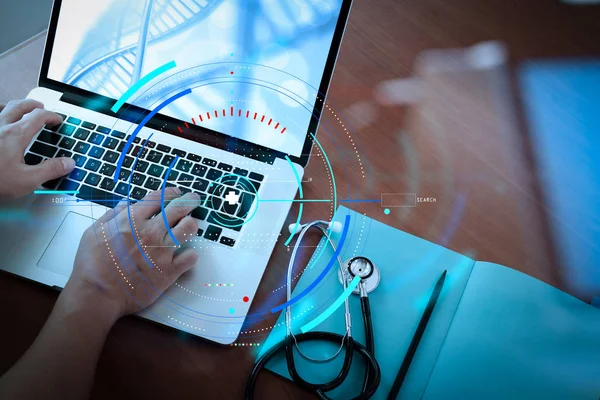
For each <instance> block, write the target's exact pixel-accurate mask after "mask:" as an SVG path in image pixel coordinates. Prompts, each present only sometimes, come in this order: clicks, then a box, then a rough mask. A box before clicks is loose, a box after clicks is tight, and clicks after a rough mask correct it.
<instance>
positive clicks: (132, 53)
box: [48, 0, 343, 156]
mask: <svg viewBox="0 0 600 400" xmlns="http://www.w3.org/2000/svg"><path fill="white" fill-rule="evenodd" d="M342 3H343V0H286V1H275V0H161V1H159V0H147V1H140V0H62V4H61V8H60V14H59V17H58V24H57V28H56V34H55V40H54V46H53V49H52V54H51V56H50V63H49V67H48V78H50V79H52V80H55V81H59V82H63V83H65V84H68V85H72V86H75V87H78V88H81V89H85V90H87V91H90V92H93V93H96V94H100V95H103V96H106V97H109V98H112V99H115V100H117V99H119V98H120V97H121V96H122V95H123V94H124V93H125V92H126V91H127V90H128V88H130V87H131V86H133V85H134V84H135V83H136V82H137V81H139V79H140V78H143V77H144V76H145V75H147V74H149V73H151V72H152V71H154V70H156V69H157V68H159V67H161V66H163V65H165V64H167V63H170V62H172V61H174V62H175V64H176V67H175V68H172V69H169V70H167V71H165V72H164V73H162V74H161V75H159V76H158V77H157V78H155V79H154V80H152V81H151V83H149V84H147V85H146V86H144V87H142V88H141V90H139V91H138V92H136V94H135V95H133V96H132V97H131V98H130V99H129V100H128V102H129V103H132V104H134V105H136V106H139V107H143V108H147V109H152V108H154V107H156V105H158V104H160V102H162V101H163V100H165V99H166V98H168V97H169V96H171V95H173V94H175V93H176V92H177V91H178V89H179V88H181V89H185V88H192V93H191V94H189V95H187V96H185V97H183V98H181V99H179V100H177V101H175V102H173V103H171V104H170V105H168V106H167V107H166V108H164V109H163V110H162V111H161V114H165V115H167V116H170V117H174V118H177V119H180V120H183V121H186V122H188V123H195V124H196V125H200V126H203V127H206V128H209V129H212V130H215V131H217V132H221V133H224V134H227V135H230V136H233V137H236V138H240V139H243V140H246V141H249V142H252V143H256V144H258V145H261V146H265V147H268V148H271V149H274V150H277V151H280V152H283V153H285V154H290V155H293V156H300V155H301V152H302V149H303V145H304V142H305V139H306V135H307V134H308V130H309V125H310V122H311V118H312V117H313V113H314V109H313V107H314V104H315V101H316V97H317V94H318V89H319V87H320V85H321V83H322V79H323V77H324V70H325V66H326V62H327V59H328V56H329V53H330V51H335V52H337V48H333V49H331V47H332V42H333V39H334V32H335V28H336V25H337V23H338V19H339V16H340V12H341V7H342ZM144 28H146V29H144ZM144 32H146V34H145V35H144ZM144 37H145V38H146V40H145V41H144V40H142V41H141V42H140V40H139V39H140V38H144ZM138 53H139V54H140V55H141V56H138V55H137V54H138ZM169 77H171V78H169ZM329 79H330V77H327V80H329ZM157 82H160V83H159V84H158V85H156V86H155V87H153V88H150V87H151V86H152V85H153V84H155V83H157ZM149 88H150V89H149Z"/></svg>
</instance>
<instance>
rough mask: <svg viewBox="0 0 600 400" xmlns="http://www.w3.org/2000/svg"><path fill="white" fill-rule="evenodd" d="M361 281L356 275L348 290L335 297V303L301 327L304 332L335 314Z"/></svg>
mask: <svg viewBox="0 0 600 400" xmlns="http://www.w3.org/2000/svg"><path fill="white" fill-rule="evenodd" d="M359 283H360V277H359V276H358V275H357V276H355V277H354V279H352V282H350V284H349V285H348V286H347V287H346V290H344V292H343V293H342V294H341V295H340V297H338V298H337V299H335V301H334V302H333V304H331V305H330V306H329V307H328V308H327V309H326V310H325V311H323V313H321V314H319V316H318V317H317V318H315V319H313V320H312V321H310V322H308V323H306V324H305V325H304V326H303V327H302V328H300V330H301V331H302V333H306V332H308V331H310V330H312V329H313V328H315V327H316V326H317V325H319V324H320V323H321V322H323V321H325V320H326V319H327V318H329V317H330V316H331V314H333V313H334V312H335V310H337V309H338V308H340V306H341V305H342V303H344V301H346V299H347V298H348V297H350V295H351V294H352V292H353V291H354V289H355V288H356V287H357V286H358V284H359Z"/></svg>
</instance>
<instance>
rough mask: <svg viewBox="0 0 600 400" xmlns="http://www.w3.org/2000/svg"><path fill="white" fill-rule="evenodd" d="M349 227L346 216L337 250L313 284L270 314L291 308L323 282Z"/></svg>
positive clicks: (338, 252) (338, 253)
mask: <svg viewBox="0 0 600 400" xmlns="http://www.w3.org/2000/svg"><path fill="white" fill-rule="evenodd" d="M349 226H350V215H346V220H345V221H344V229H343V230H342V236H341V237H340V242H339V243H338V245H337V248H336V249H335V252H334V253H333V256H331V260H329V262H328V263H327V266H326V267H325V269H323V271H322V272H321V274H320V275H319V276H318V277H317V279H315V280H314V281H313V283H311V284H310V286H308V287H307V288H306V289H304V290H303V291H302V292H300V293H299V294H298V296H296V297H294V298H291V299H289V300H288V301H286V302H285V303H283V304H280V305H278V306H277V307H274V308H272V309H271V312H272V313H276V312H277V311H281V310H283V309H284V308H286V307H288V306H291V305H292V304H294V303H295V302H297V301H298V300H300V299H302V298H303V297H304V296H306V295H307V294H308V292H310V291H311V290H313V289H314V288H315V287H316V286H317V285H318V284H319V282H321V281H322V280H323V278H325V276H327V274H328V273H329V271H330V270H331V267H333V264H335V262H336V260H337V257H338V256H339V255H340V252H341V251H342V247H343V246H344V242H345V241H346V236H347V235H348V227H349Z"/></svg>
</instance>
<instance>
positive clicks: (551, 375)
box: [259, 207, 600, 400]
mask: <svg viewBox="0 0 600 400" xmlns="http://www.w3.org/2000/svg"><path fill="white" fill-rule="evenodd" d="M347 215H349V216H350V229H349V232H348V236H347V238H346V242H345V243H344V245H343V249H342V251H341V258H342V259H343V260H345V259H349V258H351V257H354V256H357V255H363V256H366V257H368V258H370V259H371V260H372V261H373V262H374V263H375V264H376V265H377V267H378V268H379V269H380V271H381V283H380V284H379V287H378V288H377V289H376V290H375V291H374V292H372V293H371V294H370V295H369V298H370V301H371V309H372V318H373V325H374V333H375V355H376V358H377V360H378V362H379V364H380V367H381V371H382V378H381V384H380V387H379V389H378V391H377V393H376V394H375V395H374V397H373V398H374V399H385V398H386V396H387V394H388V392H389V390H390V388H391V386H392V384H393V382H394V379H395V376H396V373H397V371H398V369H399V368H400V364H401V362H402V359H403V358H404V355H405V353H406V350H407V348H408V345H409V343H410V341H411V339H412V337H413V334H414V332H415V329H416V327H417V325H418V323H419V320H420V318H421V316H422V314H423V311H424V309H425V306H426V304H427V301H428V299H429V296H430V295H431V293H432V290H433V287H434V285H435V283H436V281H437V280H438V278H439V277H440V276H441V274H442V272H443V271H444V270H447V271H448V276H447V279H446V283H445V285H444V288H443V290H442V293H441V295H440V298H439V300H438V303H437V305H436V307H435V309H434V311H433V314H432V316H431V320H430V321H429V324H428V326H427V329H426V330H425V333H424V335H423V338H422V340H421V343H420V345H419V347H418V350H417V353H416V355H415V359H414V361H413V363H412V365H411V366H410V369H409V372H408V375H407V377H406V379H405V382H404V385H403V386H402V390H401V391H400V394H399V397H398V398H399V399H420V398H427V399H434V398H462V399H469V398H473V399H477V398H498V399H506V398H512V399H518V398H538V397H539V398H542V397H543V398H545V399H548V398H569V399H579V398H581V399H586V398H589V399H595V400H596V399H598V397H599V396H600V310H598V309H596V308H594V307H592V306H590V305H588V304H585V303H583V302H581V301H579V300H577V299H575V298H573V297H571V296H569V295H567V294H565V293H563V292H561V291H559V290H557V289H554V288H552V287H550V286H548V285H546V284H544V283H542V282H540V281H538V280H535V279H533V278H531V277H529V276H527V275H524V274H522V273H520V272H517V271H515V270H512V269H510V268H507V267H503V266H500V265H495V264H490V263H482V262H479V261H475V260H472V259H471V258H469V257H467V256H464V255H461V254H458V253H456V252H453V251H451V250H448V249H446V248H444V247H442V246H439V245H436V244H434V243H431V242H428V241H426V240H423V239H421V238H418V237H416V236H413V235H410V234H408V233H406V232H402V231H399V230H397V229H394V228H391V227H389V226H387V225H385V224H382V223H381V222H378V221H375V220H373V219H370V218H368V217H366V216H364V215H362V214H358V213H355V212H354V211H352V210H350V209H348V208H345V207H340V208H339V209H338V211H337V213H336V217H335V219H336V220H337V221H340V222H343V221H344V220H345V218H346V216H347ZM333 238H334V240H335V241H336V243H337V242H339V239H340V233H337V234H334V235H333ZM324 245H325V242H324V241H321V243H320V244H319V247H317V249H316V250H315V253H314V255H313V258H312V260H311V261H315V262H312V263H311V265H310V266H309V267H308V268H307V269H306V270H305V271H304V273H303V274H302V276H301V278H300V280H299V282H298V284H297V285H296V287H295V289H294V292H293V294H292V297H294V295H295V294H298V293H301V292H302V290H304V289H305V288H306V287H308V286H309V285H311V284H312V283H313V281H314V280H315V279H316V278H317V276H318V275H319V274H320V273H321V271H322V270H323V268H324V267H325V266H326V265H327V263H328V262H329V260H330V259H331V257H332V255H333V251H332V250H331V249H330V248H328V247H325V248H323V246H324ZM341 293H342V287H341V284H340V283H339V281H338V277H337V265H336V266H335V268H333V269H332V271H331V272H330V273H329V274H328V275H327V276H326V277H325V279H323V281H321V282H320V283H319V284H318V285H317V286H316V287H315V288H314V289H313V290H312V291H311V292H310V293H309V294H308V295H307V296H305V297H304V298H302V299H301V300H299V301H298V302H296V303H295V304H294V305H293V306H292V328H293V331H294V332H295V333H300V332H301V328H302V326H304V325H305V324H306V323H307V322H310V321H312V320H313V319H315V318H316V317H317V316H318V315H320V314H321V313H322V312H324V311H325V310H326V309H327V308H328V307H329V306H330V305H331V304H333V303H334V301H335V300H336V299H337V298H338V297H339V296H340V294H341ZM350 300H351V303H350V305H351V311H352V332H353V336H354V338H355V339H356V340H358V341H359V342H362V343H364V329H363V326H362V324H363V322H362V314H361V310H360V302H359V299H358V297H357V296H354V295H352V296H351V298H350ZM284 317H285V315H284V312H282V313H281V315H280V316H279V319H278V321H277V323H276V324H275V326H274V328H273V330H272V332H271V334H270V335H269V337H268V338H267V340H266V342H265V343H264V345H263V346H262V347H261V352H260V353H259V356H260V355H261V354H263V353H264V352H265V351H266V350H268V349H269V348H271V347H272V346H273V345H274V344H276V343H277V342H279V341H280V340H282V339H283V337H284V334H285V324H284ZM344 329H345V324H344V311H343V306H342V307H340V308H339V309H338V310H336V311H335V312H334V314H333V315H332V316H331V317H329V318H328V319H326V320H325V321H324V322H322V323H321V324H320V325H318V326H316V327H315V328H314V330H323V331H331V332H337V333H339V334H343V333H344ZM299 347H300V350H301V351H302V352H303V353H304V354H305V355H306V356H308V357H312V358H315V359H323V358H327V357H329V356H331V355H333V354H334V353H335V352H336V351H337V349H338V347H336V346H335V345H330V344H327V343H300V344H299ZM342 356H343V352H342V354H341V355H340V356H338V357H337V358H335V359H334V360H333V361H331V362H328V363H313V362H310V361H308V360H306V359H305V358H303V357H302V356H300V355H299V354H298V353H297V352H296V356H295V359H296V365H297V368H298V371H299V372H300V374H301V375H302V376H303V377H304V378H305V379H306V380H308V381H310V382H314V383H318V382H326V381H329V380H330V379H332V378H334V377H335V376H336V375H337V373H338V372H339V369H340V368H341V364H342V359H343V357H342ZM267 368H268V369H270V370H272V371H273V372H275V373H277V374H280V375H282V376H284V377H286V378H288V379H289V374H288V371H287V366H286V362H285V357H283V355H280V356H279V357H277V358H275V359H274V360H272V361H271V362H270V363H269V364H267ZM363 371H364V363H363V360H361V359H360V356H358V355H356V356H355V358H354V363H353V367H352V369H351V371H350V374H349V376H348V378H347V379H346V381H345V382H344V384H343V385H342V386H340V387H339V388H337V389H336V390H334V391H332V392H328V395H329V396H330V397H332V398H335V399H349V398H352V397H354V396H355V395H356V394H358V392H359V391H360V388H361V385H362V377H363ZM594 396H595V397H594Z"/></svg>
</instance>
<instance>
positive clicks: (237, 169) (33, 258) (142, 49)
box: [0, 0, 351, 344]
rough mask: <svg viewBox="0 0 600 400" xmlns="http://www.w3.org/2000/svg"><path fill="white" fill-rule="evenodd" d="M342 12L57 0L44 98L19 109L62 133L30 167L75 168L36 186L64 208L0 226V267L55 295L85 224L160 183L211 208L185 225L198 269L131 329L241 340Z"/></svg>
mask: <svg viewBox="0 0 600 400" xmlns="http://www.w3.org/2000/svg"><path fill="white" fill-rule="evenodd" d="M350 6H351V0H294V1H291V0H289V1H288V0H286V1H277V2H273V1H271V0H228V1H222V0H162V1H152V0H148V1H140V0H103V1H98V0H55V2H54V7H53V11H52V17H51V21H50V26H49V30H48V37H47V41H46V47H45V52H44V58H43V63H42V68H41V71H40V76H39V83H38V85H39V87H37V88H36V89H34V90H32V91H31V93H30V94H29V96H28V97H29V98H31V99H35V100H39V101H41V102H42V103H44V105H45V107H46V108H47V109H49V110H53V111H55V112H57V113H60V114H61V115H62V117H63V123H62V124H60V125H59V126H56V127H46V128H45V129H43V130H42V131H41V132H40V133H38V135H36V137H35V139H34V140H33V141H32V143H31V144H30V146H29V147H28V150H27V152H26V154H25V160H26V162H27V163H29V164H37V163H39V162H42V161H43V160H44V159H46V158H49V157H61V156H67V157H72V158H73V159H75V161H76V163H77V167H76V169H75V171H74V172H73V173H71V174H70V175H69V176H67V177H65V178H62V179H59V180H56V181H52V182H47V183H45V184H44V188H43V189H44V190H45V191H55V192H57V193H58V194H52V195H49V194H39V195H31V196H29V197H27V198H26V199H24V200H22V201H21V207H25V208H26V217H25V218H24V219H16V220H14V221H5V222H3V224H2V226H1V227H0V234H1V235H2V241H0V253H1V254H2V262H1V267H2V269H4V270H5V271H8V272H10V273H13V274H16V275H19V276H22V277H25V278H28V279H31V280H33V281H37V282H40V283H43V284H45V285H49V286H54V287H58V288H62V287H64V285H65V283H66V282H67V280H68V278H69V275H70V273H71V270H72V265H73V260H74V258H75V253H76V250H77V247H78V243H79V241H80V237H81V235H82V233H83V232H84V230H85V229H87V227H89V226H90V224H92V222H93V220H94V219H95V218H98V217H99V216H101V215H102V214H104V213H105V212H106V210H107V209H110V208H111V207H114V205H115V204H116V202H117V201H118V200H120V199H123V198H129V199H130V200H132V201H136V200H139V199H141V198H142V197H143V196H144V195H145V194H146V193H148V192H150V191H152V190H155V189H159V188H160V187H161V186H162V184H163V181H164V180H165V179H166V180H167V183H166V184H167V185H169V186H171V185H173V186H177V187H179V188H180V189H181V190H182V191H183V192H184V193H185V192H189V191H194V192H197V193H199V194H200V195H201V197H202V198H203V199H206V201H205V202H204V203H203V206H201V207H198V208H197V209H196V210H195V211H194V212H193V214H192V216H193V217H194V218H196V219H197V221H198V233H197V235H196V236H195V237H194V238H190V240H188V241H187V243H186V245H190V246H193V247H195V248H196V249H197V250H198V252H199V253H200V258H199V262H198V265H196V266H195V268H193V269H192V270H191V271H190V272H188V273H186V274H185V275H184V276H182V277H181V278H180V279H179V280H178V281H177V283H176V284H175V285H173V286H172V287H171V288H170V289H169V290H167V291H166V292H165V294H164V295H163V296H162V297H161V298H160V299H159V300H158V301H157V302H156V303H155V304H153V305H152V306H151V307H149V308H148V309H146V310H144V311H143V312H142V313H140V315H141V316H142V317H145V318H148V319H150V320H153V321H156V322H159V323H162V324H166V325H170V326H173V327H175V328H177V329H180V330H182V331H186V332H189V333H191V334H193V335H197V336H201V337H204V338H207V339H210V340H213V341H215V342H218V343H222V344H230V343H232V342H234V341H235V340H236V338H237V337H238V335H239V332H240V329H241V327H242V324H243V322H244V320H245V318H246V317H247V315H248V310H249V308H250V305H251V304H252V300H253V298H254V295H255V293H256V291H257V288H258V285H259V283H260V280H261V277H262V275H263V273H264V271H265V268H266V265H267V262H268V260H269V257H270V255H271V253H272V251H273V249H274V246H276V245H277V246H283V245H284V244H283V242H284V241H285V239H286V237H284V236H283V235H280V232H281V228H282V225H283V224H284V221H285V219H286V216H287V214H288V212H289V210H290V206H291V200H292V199H293V198H294V197H295V195H296V191H297V190H298V180H299V179H301V178H302V176H303V172H304V168H305V167H306V165H307V163H308V159H309V154H310V150H311V147H312V141H313V137H312V133H315V132H316V130H317V127H318V123H319V116H320V113H321V111H322V108H323V104H324V101H325V95H326V91H327V88H328V86H329V82H330V79H331V76H332V73H333V69H334V65H335V61H336V58H337V53H338V50H339V47H340V44H341V41H342V36H343V33H344V29H345V25H346V21H347V18H348V15H349V12H350ZM145 79H146V80H147V81H148V82H147V83H144V82H145ZM134 89H135V90H134ZM128 90H129V91H130V92H131V93H128ZM119 99H120V100H122V102H124V104H122V105H121V106H120V107H119V108H118V110H117V111H116V112H113V110H115V105H116V103H117V100H119ZM111 109H112V110H111ZM142 125H143V127H142V128H141V129H138V128H139V127H140V126H142ZM136 130H137V132H136ZM150 135H151V137H150ZM175 157H177V158H178V162H177V163H173V160H174V159H175ZM136 158H137V161H136V160H135V159H136ZM171 165H172V169H171V172H170V173H168V174H167V172H168V170H169V167H170V166H171ZM132 167H134V168H133V170H132ZM232 177H233V178H232ZM69 192H71V193H74V194H73V195H69V194H64V193H69ZM232 192H233V193H235V194H236V196H235V197H233V198H232V196H231V193H232ZM263 200H269V201H263ZM223 221H227V222H225V223H224V222H223ZM232 221H237V222H235V223H232ZM107 268H109V266H108V265H107ZM276 305H277V304H273V305H272V306H276Z"/></svg>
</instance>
